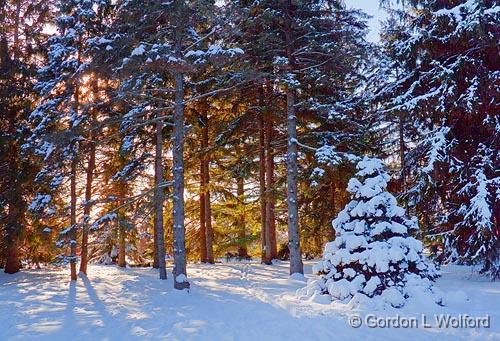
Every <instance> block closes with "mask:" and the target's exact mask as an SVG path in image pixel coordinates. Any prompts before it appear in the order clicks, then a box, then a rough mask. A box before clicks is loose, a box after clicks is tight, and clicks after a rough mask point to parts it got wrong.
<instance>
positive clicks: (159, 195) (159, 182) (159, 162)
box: [155, 120, 167, 279]
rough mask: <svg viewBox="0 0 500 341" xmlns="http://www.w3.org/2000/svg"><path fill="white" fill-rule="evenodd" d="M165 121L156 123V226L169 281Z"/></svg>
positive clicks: (158, 251) (160, 259) (162, 269)
mask: <svg viewBox="0 0 500 341" xmlns="http://www.w3.org/2000/svg"><path fill="white" fill-rule="evenodd" d="M162 132H163V121H161V120H158V121H157V122H156V155H155V212H156V214H155V225H156V241H157V245H156V246H157V249H156V250H155V251H156V254H157V258H158V269H159V272H160V279H167V269H166V265H165V239H164V238H165V236H164V232H163V200H164V195H163V194H164V190H163V133H162Z"/></svg>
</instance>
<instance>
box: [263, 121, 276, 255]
mask: <svg viewBox="0 0 500 341" xmlns="http://www.w3.org/2000/svg"><path fill="white" fill-rule="evenodd" d="M272 140H273V121H272V117H271V114H270V113H269V112H267V113H266V116H265V149H266V224H265V229H266V263H270V262H272V260H273V259H275V258H276V257H277V255H278V250H277V245H276V230H275V223H274V152H273V148H272V145H271V143H272Z"/></svg>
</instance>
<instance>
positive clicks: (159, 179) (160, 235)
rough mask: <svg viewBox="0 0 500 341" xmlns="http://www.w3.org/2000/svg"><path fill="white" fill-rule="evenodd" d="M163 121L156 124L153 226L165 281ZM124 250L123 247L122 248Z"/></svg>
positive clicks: (161, 276)
mask: <svg viewBox="0 0 500 341" xmlns="http://www.w3.org/2000/svg"><path fill="white" fill-rule="evenodd" d="M162 132H163V121H161V120H158V121H157V122H156V154H155V198H154V200H155V226H156V229H155V230H156V231H155V232H156V241H157V244H156V250H155V253H156V254H157V258H158V269H159V273H160V279H167V269H166V265H165V240H164V238H165V237H164V232H163V200H164V195H163V193H164V191H163V135H162ZM122 228H123V227H121V226H120V241H121V240H122V236H124V231H123V233H122V231H121V229H122ZM123 242H124V244H125V238H124V237H123ZM123 248H124V247H123ZM123 258H124V259H123V261H124V262H125V255H124V256H123Z"/></svg>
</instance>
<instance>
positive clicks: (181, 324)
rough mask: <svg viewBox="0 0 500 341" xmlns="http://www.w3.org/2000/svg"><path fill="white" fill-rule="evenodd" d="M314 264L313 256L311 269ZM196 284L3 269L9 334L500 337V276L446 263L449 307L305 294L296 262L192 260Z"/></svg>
mask: <svg viewBox="0 0 500 341" xmlns="http://www.w3.org/2000/svg"><path fill="white" fill-rule="evenodd" d="M313 264H314V262H306V264H305V271H306V277H310V276H311V275H310V273H311V267H312V265H313ZM188 272H189V277H190V278H191V280H192V285H191V291H190V292H189V293H188V292H186V291H177V290H174V289H173V288H172V287H173V284H172V283H171V281H172V276H171V273H170V272H169V279H168V281H167V282H164V281H160V280H158V279H157V271H156V270H155V271H153V270H151V269H145V268H141V269H132V268H128V269H120V268H118V267H114V266H95V265H93V266H91V267H90V271H89V278H90V280H87V279H83V278H81V279H80V278H79V280H78V281H77V282H76V283H75V282H71V284H70V281H69V280H68V276H67V271H48V270H30V271H24V272H21V273H17V274H15V275H7V274H4V273H3V272H2V273H0V326H1V328H0V340H31V339H42V340H69V339H71V340H90V339H92V340H121V341H123V340H134V339H163V340H334V339H335V340H339V339H343V340H349V339H359V338H361V337H362V338H363V339H367V338H370V339H372V340H402V339H406V340H410V339H412V340H415V339H418V340H420V341H423V340H436V338H438V339H440V340H457V339H464V340H465V339H467V340H498V339H500V308H499V302H500V283H498V282H493V283H492V282H490V281H488V280H485V279H483V278H477V277H475V276H474V275H471V271H470V268H466V267H459V266H450V267H444V268H443V269H442V273H443V276H442V277H441V278H440V279H438V280H437V286H438V287H439V288H440V289H441V290H442V291H443V292H444V293H445V297H446V299H447V305H446V306H445V307H440V306H437V305H433V306H422V305H420V304H419V302H409V304H407V305H406V306H405V307H404V308H403V309H391V310H385V311H358V310H352V309H350V307H349V306H348V305H347V304H340V303H326V302H324V303H316V302H312V301H301V300H299V299H298V298H297V296H296V294H295V292H296V290H297V289H299V288H301V287H303V286H304V285H305V282H303V281H300V280H297V279H287V278H288V263H285V262H283V263H277V264H275V265H274V266H272V267H271V266H265V265H261V264H258V263H227V264H217V265H215V266H210V265H199V264H198V265H191V266H190V268H189V271H188ZM356 314H360V316H361V319H362V320H365V319H366V316H367V314H373V315H374V316H376V317H377V318H383V317H384V316H387V317H393V316H397V315H399V316H401V317H402V318H404V317H416V318H417V319H418V320H419V321H421V319H422V317H421V316H422V314H426V317H427V323H428V324H433V323H434V314H450V315H451V316H459V314H468V315H469V316H473V317H483V316H486V315H487V314H489V316H490V328H480V329H471V328H461V329H460V328H459V329H454V328H450V329H444V328H443V329H437V328H423V327H422V326H420V328H419V329H411V328H410V329H404V328H368V327H367V326H361V327H360V328H353V327H351V326H350V325H349V323H348V319H349V317H350V316H352V315H356Z"/></svg>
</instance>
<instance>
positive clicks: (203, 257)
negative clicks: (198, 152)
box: [198, 139, 208, 263]
mask: <svg viewBox="0 0 500 341" xmlns="http://www.w3.org/2000/svg"><path fill="white" fill-rule="evenodd" d="M202 141H203V139H202ZM202 143H203V142H202ZM202 148H205V146H203V145H202ZM205 182H206V179H205V157H204V156H202V157H201V160H200V229H199V231H198V239H199V250H200V261H201V262H202V263H206V262H207V261H208V259H207V236H206V215H205Z"/></svg>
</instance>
